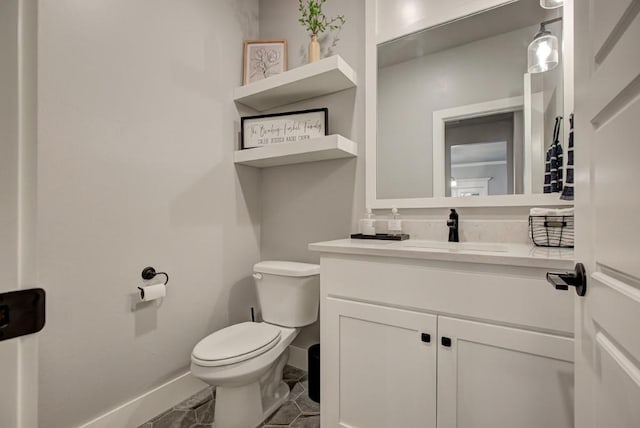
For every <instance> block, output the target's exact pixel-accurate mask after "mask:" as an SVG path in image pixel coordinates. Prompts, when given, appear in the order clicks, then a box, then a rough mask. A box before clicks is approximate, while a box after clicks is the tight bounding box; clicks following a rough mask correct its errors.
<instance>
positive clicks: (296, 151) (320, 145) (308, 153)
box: [233, 135, 358, 168]
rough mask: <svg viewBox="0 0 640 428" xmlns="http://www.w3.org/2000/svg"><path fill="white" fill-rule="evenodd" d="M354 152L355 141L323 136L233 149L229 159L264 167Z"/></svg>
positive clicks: (355, 149) (316, 159)
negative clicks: (294, 141) (302, 140)
mask: <svg viewBox="0 0 640 428" xmlns="http://www.w3.org/2000/svg"><path fill="white" fill-rule="evenodd" d="M357 155H358V148H357V145H356V143H354V142H353V141H351V140H349V139H347V138H344V137H343V136H341V135H327V136H326V137H320V138H314V139H312V140H308V141H304V142H300V143H276V144H268V145H266V146H262V147H256V148H253V149H246V150H236V152H235V153H234V156H233V160H234V162H235V163H237V164H240V165H248V166H252V167H255V168H268V167H271V166H280V165H289V164H294V163H304V162H316V161H322V160H330V159H341V158H349V157H355V156H357Z"/></svg>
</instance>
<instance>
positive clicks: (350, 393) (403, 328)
mask: <svg viewBox="0 0 640 428" xmlns="http://www.w3.org/2000/svg"><path fill="white" fill-rule="evenodd" d="M323 304H324V305H325V310H324V312H323V316H325V317H326V318H327V319H326V320H325V321H324V325H325V326H326V327H325V330H324V331H323V332H321V335H322V337H321V342H322V357H321V358H322V362H321V364H322V371H323V373H326V374H328V375H327V376H324V377H323V379H322V382H321V388H322V391H321V393H322V402H323V403H325V402H326V403H327V404H326V405H325V404H323V405H322V406H321V411H322V410H324V409H330V410H331V412H328V411H324V412H323V413H322V414H321V419H322V426H327V427H345V428H347V427H348V428H390V427H403V428H435V426H436V352H437V350H436V349H437V346H436V343H435V337H436V326H437V317H436V316H435V315H429V314H424V313H419V312H413V311H408V310H404V309H394V308H387V307H382V306H377V305H371V304H366V303H358V302H350V301H344V300H340V299H333V298H327V299H326V301H325V302H323Z"/></svg>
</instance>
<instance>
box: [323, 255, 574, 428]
mask: <svg viewBox="0 0 640 428" xmlns="http://www.w3.org/2000/svg"><path fill="white" fill-rule="evenodd" d="M320 245H321V244H320ZM311 249H314V247H313V245H312V246H311ZM546 270H547V269H545V268H541V267H527V266H507V265H503V266H494V265H490V264H478V263H458V262H445V261H439V260H410V259H403V258H392V257H376V256H362V255H352V254H329V253H323V254H322V257H321V343H322V354H321V358H322V361H321V367H322V381H321V388H322V392H321V394H322V400H323V401H322V407H321V412H322V417H321V420H322V427H323V428H334V427H345V428H346V427H349V428H389V427H403V428H404V427H407V428H410V427H421V428H424V427H429V428H430V427H437V428H454V427H460V428H466V427H474V428H475V427H479V428H482V427H491V428H494V427H495V428H502V427H505V428H506V427H518V428H534V427H535V428H539V427H554V428H565V427H566V428H570V427H573V338H572V333H573V301H572V296H571V295H570V294H569V293H559V292H558V291H556V290H554V289H553V287H551V286H550V285H548V284H547V283H546V281H545V280H544V274H545V273H546Z"/></svg>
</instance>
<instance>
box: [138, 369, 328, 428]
mask: <svg viewBox="0 0 640 428" xmlns="http://www.w3.org/2000/svg"><path fill="white" fill-rule="evenodd" d="M283 378H284V381H285V382H286V383H287V385H289V388H291V393H290V395H289V400H288V401H286V402H285V403H284V404H283V405H282V407H280V409H279V410H277V411H276V412H275V413H274V414H273V415H271V416H270V417H269V418H268V419H267V420H266V421H265V422H264V424H263V425H261V427H264V428H287V427H288V428H319V427H320V404H318V403H316V402H314V401H312V400H311V399H310V398H309V396H308V393H307V388H308V386H307V383H308V381H307V373H306V372H305V371H303V370H300V369H297V368H295V367H292V366H286V367H285V369H284V374H283ZM214 405H215V390H214V389H213V388H206V389H204V390H202V391H200V392H199V393H197V394H195V395H194V396H192V397H190V398H188V399H186V400H185V401H183V402H182V403H180V404H178V405H177V406H175V407H173V408H172V409H169V410H167V411H166V412H163V413H162V414H160V415H158V416H156V417H155V418H153V419H151V420H150V421H149V422H147V423H145V424H143V425H141V426H140V427H139V428H197V427H211V425H212V423H213V418H214Z"/></svg>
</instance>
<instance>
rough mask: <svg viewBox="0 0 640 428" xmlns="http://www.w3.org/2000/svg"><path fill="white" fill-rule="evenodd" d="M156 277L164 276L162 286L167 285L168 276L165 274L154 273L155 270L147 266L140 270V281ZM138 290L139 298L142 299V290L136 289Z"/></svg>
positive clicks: (140, 288)
mask: <svg viewBox="0 0 640 428" xmlns="http://www.w3.org/2000/svg"><path fill="white" fill-rule="evenodd" d="M157 275H164V277H165V281H164V285H167V284H168V283H169V274H167V273H166V272H156V270H155V268H153V267H151V266H147V267H146V268H144V269H142V279H146V280H149V279H153V278H155V277H156V276H157ZM138 290H140V297H141V298H143V299H144V289H143V288H142V287H138Z"/></svg>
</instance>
